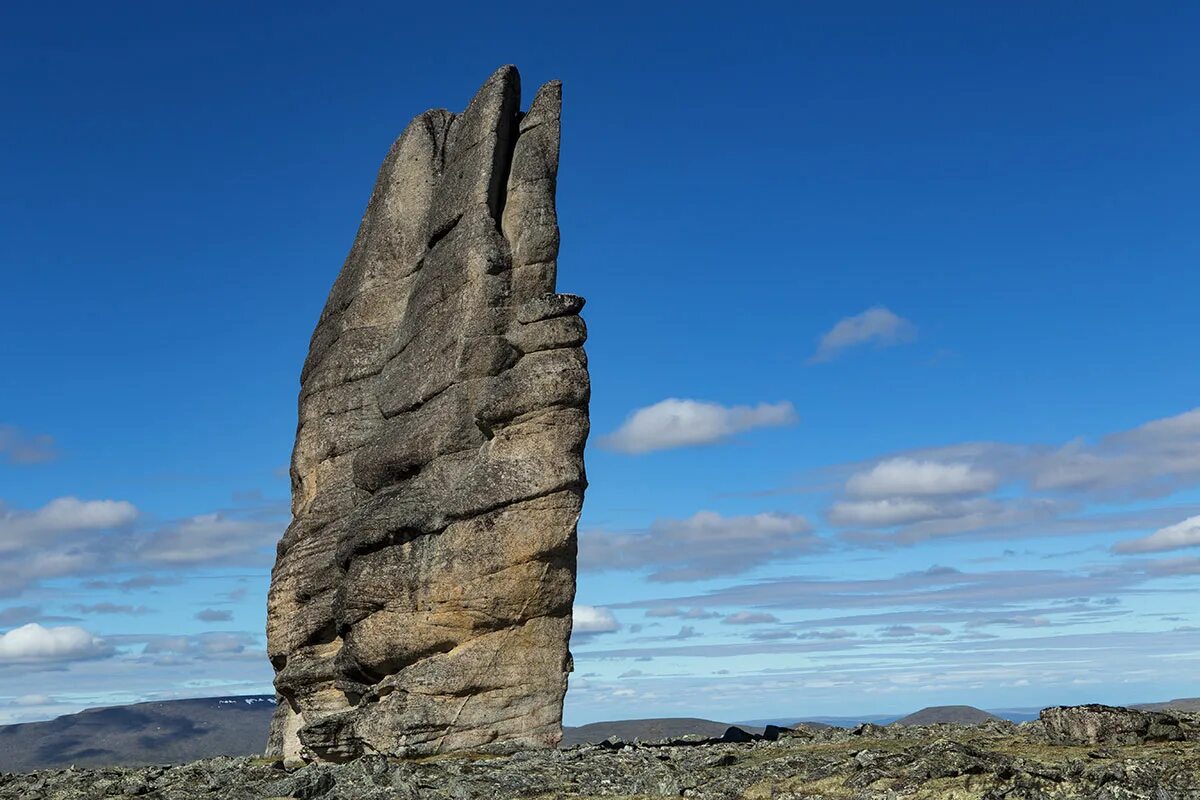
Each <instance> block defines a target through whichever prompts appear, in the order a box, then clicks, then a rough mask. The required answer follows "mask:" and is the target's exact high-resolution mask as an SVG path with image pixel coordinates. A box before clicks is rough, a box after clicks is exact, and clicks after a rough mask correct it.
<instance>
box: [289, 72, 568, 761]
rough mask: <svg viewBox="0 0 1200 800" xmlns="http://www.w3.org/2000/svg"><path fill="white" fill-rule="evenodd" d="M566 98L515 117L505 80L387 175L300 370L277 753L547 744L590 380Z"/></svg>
mask: <svg viewBox="0 0 1200 800" xmlns="http://www.w3.org/2000/svg"><path fill="white" fill-rule="evenodd" d="M560 103H561V90H560V86H559V84H558V83H557V82H555V83H549V84H546V85H545V86H543V87H542V88H541V89H540V90H539V91H538V93H537V95H536V96H535V97H534V99H533V102H532V104H531V105H530V108H529V111H528V112H526V113H524V114H522V113H521V112H520V110H519V109H520V79H519V76H518V74H517V71H516V69H514V68H513V67H504V68H501V69H500V70H498V71H497V72H496V73H495V74H494V75H493V76H492V77H491V78H490V79H489V80H488V81H487V83H486V84H484V86H483V88H482V89H480V91H479V93H478V94H477V95H476V96H475V98H474V99H473V100H472V101H471V103H470V105H469V106H468V108H467V110H466V111H465V112H463V113H461V114H457V115H456V114H451V113H449V112H447V111H428V112H426V113H424V114H422V115H420V116H418V117H417V118H416V119H414V120H413V121H412V122H411V123H410V124H409V126H408V128H407V129H405V131H404V133H403V134H401V136H400V138H399V139H397V140H396V142H395V144H394V145H393V146H392V148H391V151H390V152H389V153H388V155H387V158H386V159H385V160H384V163H383V167H382V168H381V170H380V172H379V177H378V180H377V182H376V184H375V189H374V192H373V193H372V195H371V200H370V203H369V205H368V206H367V211H366V214H365V215H364V216H363V220H362V225H361V227H360V228H359V231H358V236H357V238H356V239H355V241H354V245H353V247H352V249H351V251H350V255H349V257H348V258H347V259H346V263H345V265H344V266H343V267H342V270H341V273H340V274H339V275H338V277H337V281H336V282H335V283H334V285H333V290H332V291H331V292H330V295H329V299H328V301H327V303H326V305H325V309H324V311H323V312H322V314H321V319H320V322H319V323H318V324H317V328H316V331H315V332H314V334H313V338H312V343H311V346H310V350H309V354H308V359H307V361H306V362H305V364H304V369H303V372H302V374H301V391H300V415H299V416H300V419H299V427H298V430H297V433H296V445H295V450H294V452H293V454H292V466H291V476H292V512H293V522H292V524H291V526H290V527H289V528H288V530H287V532H286V533H285V534H284V536H283V538H282V540H281V541H280V543H279V548H278V556H277V560H276V564H275V569H274V571H273V573H272V579H271V589H270V594H269V598H268V621H267V638H268V651H269V654H270V657H271V662H272V664H273V665H274V667H275V671H276V677H275V686H276V690H277V692H278V694H279V696H280V701H281V702H280V704H279V710H278V712H277V713H276V716H275V719H274V721H273V724H272V731H271V740H270V745H269V750H268V752H269V753H270V754H279V755H284V756H285V757H286V758H289V759H293V760H294V759H297V758H303V759H305V760H330V761H342V760H346V759H350V758H354V757H356V756H359V755H362V754H364V753H372V752H381V753H394V754H422V753H436V752H447V751H454V750H461V749H467V748H469V749H473V750H479V749H486V748H488V747H491V748H493V749H501V748H503V747H504V746H507V747H510V748H511V747H517V746H520V747H552V746H554V745H555V744H557V742H558V741H559V738H560V737H561V717H562V701H563V695H564V693H565V691H566V680H567V673H568V672H569V671H570V669H571V667H570V663H571V661H570V654H569V652H568V650H567V640H568V638H569V636H570V632H571V603H572V600H573V598H574V594H575V553H576V540H575V526H576V521H577V519H578V517H579V512H580V508H581V505H582V502H583V491H584V487H585V485H586V479H585V476H584V468H583V449H584V442H585V440H586V438H587V433H588V414H587V405H588V397H589V382H588V371H587V359H586V357H585V356H584V352H583V348H582V345H583V342H584V338H585V335H586V334H585V328H584V324H583V321H582V320H581V319H580V317H579V311H580V309H581V308H582V307H583V300H582V299H581V298H579V297H575V296H572V295H562V294H556V293H555V273H556V258H557V254H558V224H557V219H556V215H555V205H554V201H555V180H556V175H557V171H558V147H559V109H560Z"/></svg>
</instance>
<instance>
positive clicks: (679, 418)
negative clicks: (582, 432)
mask: <svg viewBox="0 0 1200 800" xmlns="http://www.w3.org/2000/svg"><path fill="white" fill-rule="evenodd" d="M798 419H799V417H798V416H797V415H796V410H795V409H794V408H793V407H792V404H791V403H788V402H781V403H759V404H758V405H755V406H723V405H721V404H719V403H709V402H704V401H701V400H681V399H678V398H673V397H672V398H668V399H667V400H662V401H660V402H658V403H655V404H654V405H652V406H647V407H645V408H639V409H638V410H636V411H634V412H633V413H632V414H630V415H629V417H628V418H627V419H626V420H625V422H624V423H622V425H621V427H620V428H618V429H617V430H616V431H615V432H613V433H610V434H608V435H607V436H603V437H601V438H600V445H601V446H602V447H604V448H606V449H609V450H615V451H617V452H620V453H648V452H651V451H654V450H670V449H674V448H678V447H692V446H696V445H704V444H713V443H714V442H721V441H724V440H726V439H729V438H730V437H732V436H735V435H737V434H739V433H743V432H745V431H748V430H752V429H754V428H771V427H779V426H784V425H794V424H795V423H796V422H797V421H798Z"/></svg>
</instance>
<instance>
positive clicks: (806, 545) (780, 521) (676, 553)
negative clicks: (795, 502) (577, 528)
mask: <svg viewBox="0 0 1200 800" xmlns="http://www.w3.org/2000/svg"><path fill="white" fill-rule="evenodd" d="M579 548H580V550H579V553H580V555H579V563H580V569H584V570H592V571H600V570H614V569H622V570H646V569H648V570H650V576H649V577H650V580H652V581H694V580H703V579H706V578H715V577H721V576H726V575H737V574H739V573H742V572H746V571H748V570H750V569H752V568H754V567H757V566H759V565H761V564H766V563H768V562H771V561H775V560H777V559H781V558H787V557H792V556H796V555H802V554H805V553H813V552H816V551H818V550H821V549H823V548H824V542H823V541H822V540H821V539H820V538H819V537H817V536H816V535H814V534H813V532H812V525H810V524H809V522H808V520H806V519H804V517H800V516H797V515H795V514H785V513H767V514H754V515H751V516H742V517H723V516H721V515H720V514H718V513H716V512H715V511H700V512H698V513H696V514H694V515H693V516H691V517H688V518H687V519H682V520H680V519H660V520H656V521H655V522H654V523H652V524H651V526H650V528H649V529H648V530H646V531H643V532H638V533H607V532H603V531H591V532H585V533H584V535H582V536H580V543H579Z"/></svg>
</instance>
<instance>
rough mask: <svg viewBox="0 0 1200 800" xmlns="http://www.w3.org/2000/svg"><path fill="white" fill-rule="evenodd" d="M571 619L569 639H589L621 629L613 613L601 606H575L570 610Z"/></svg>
mask: <svg viewBox="0 0 1200 800" xmlns="http://www.w3.org/2000/svg"><path fill="white" fill-rule="evenodd" d="M571 618H572V623H571V637H572V638H574V639H591V638H593V637H596V636H599V635H600V634H602V633H613V632H615V631H618V630H620V628H621V623H620V622H617V618H616V617H615V616H613V613H612V612H611V611H609V610H608V609H607V608H604V607H603V606H584V605H577V606H575V607H574V608H572V609H571Z"/></svg>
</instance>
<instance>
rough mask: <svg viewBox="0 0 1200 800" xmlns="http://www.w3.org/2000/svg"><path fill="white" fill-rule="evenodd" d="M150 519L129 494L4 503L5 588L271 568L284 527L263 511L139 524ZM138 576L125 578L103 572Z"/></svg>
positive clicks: (1, 589) (0, 572)
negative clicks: (26, 506) (27, 506)
mask: <svg viewBox="0 0 1200 800" xmlns="http://www.w3.org/2000/svg"><path fill="white" fill-rule="evenodd" d="M143 522H144V520H143V519H142V515H141V514H140V512H139V511H138V509H137V507H136V506H134V505H133V504H132V503H130V502H128V501H125V500H81V499H78V498H76V497H60V498H58V499H56V500H51V501H50V502H48V503H46V504H45V505H44V506H42V507H41V508H37V509H33V510H21V509H13V508H10V507H7V506H4V505H2V504H0V594H9V595H19V594H21V593H22V592H23V591H25V590H26V589H27V588H29V587H30V586H34V585H37V584H38V583H39V582H41V581H44V580H49V579H55V578H67V577H70V578H80V579H82V578H89V580H88V581H87V583H86V584H85V586H86V587H87V588H93V589H105V588H117V589H122V590H131V589H136V588H145V587H147V586H149V585H152V584H156V583H160V582H161V581H162V580H163V579H161V578H158V577H156V576H153V575H151V574H149V573H147V572H145V571H146V570H150V569H155V568H159V569H164V568H165V569H169V570H173V571H178V570H188V569H195V568H201V567H210V566H242V567H245V566H266V565H268V564H269V563H270V560H271V549H272V546H273V545H274V544H275V542H276V540H277V539H278V537H279V533H280V531H281V530H282V528H283V525H284V523H283V521H282V520H281V519H279V518H278V514H275V513H274V512H266V511H263V510H262V509H246V510H240V511H239V510H235V511H234V512H232V513H227V512H219V513H212V514H201V515H197V516H193V517H188V518H186V519H182V520H178V521H174V522H169V523H166V524H163V525H160V526H159V527H157V528H152V529H150V530H139V529H138V528H139V527H141V525H142V523H143ZM121 572H124V573H141V574H132V575H131V577H127V578H122V579H120V580H113V579H105V578H102V577H100V576H103V575H106V574H115V573H121Z"/></svg>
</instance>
